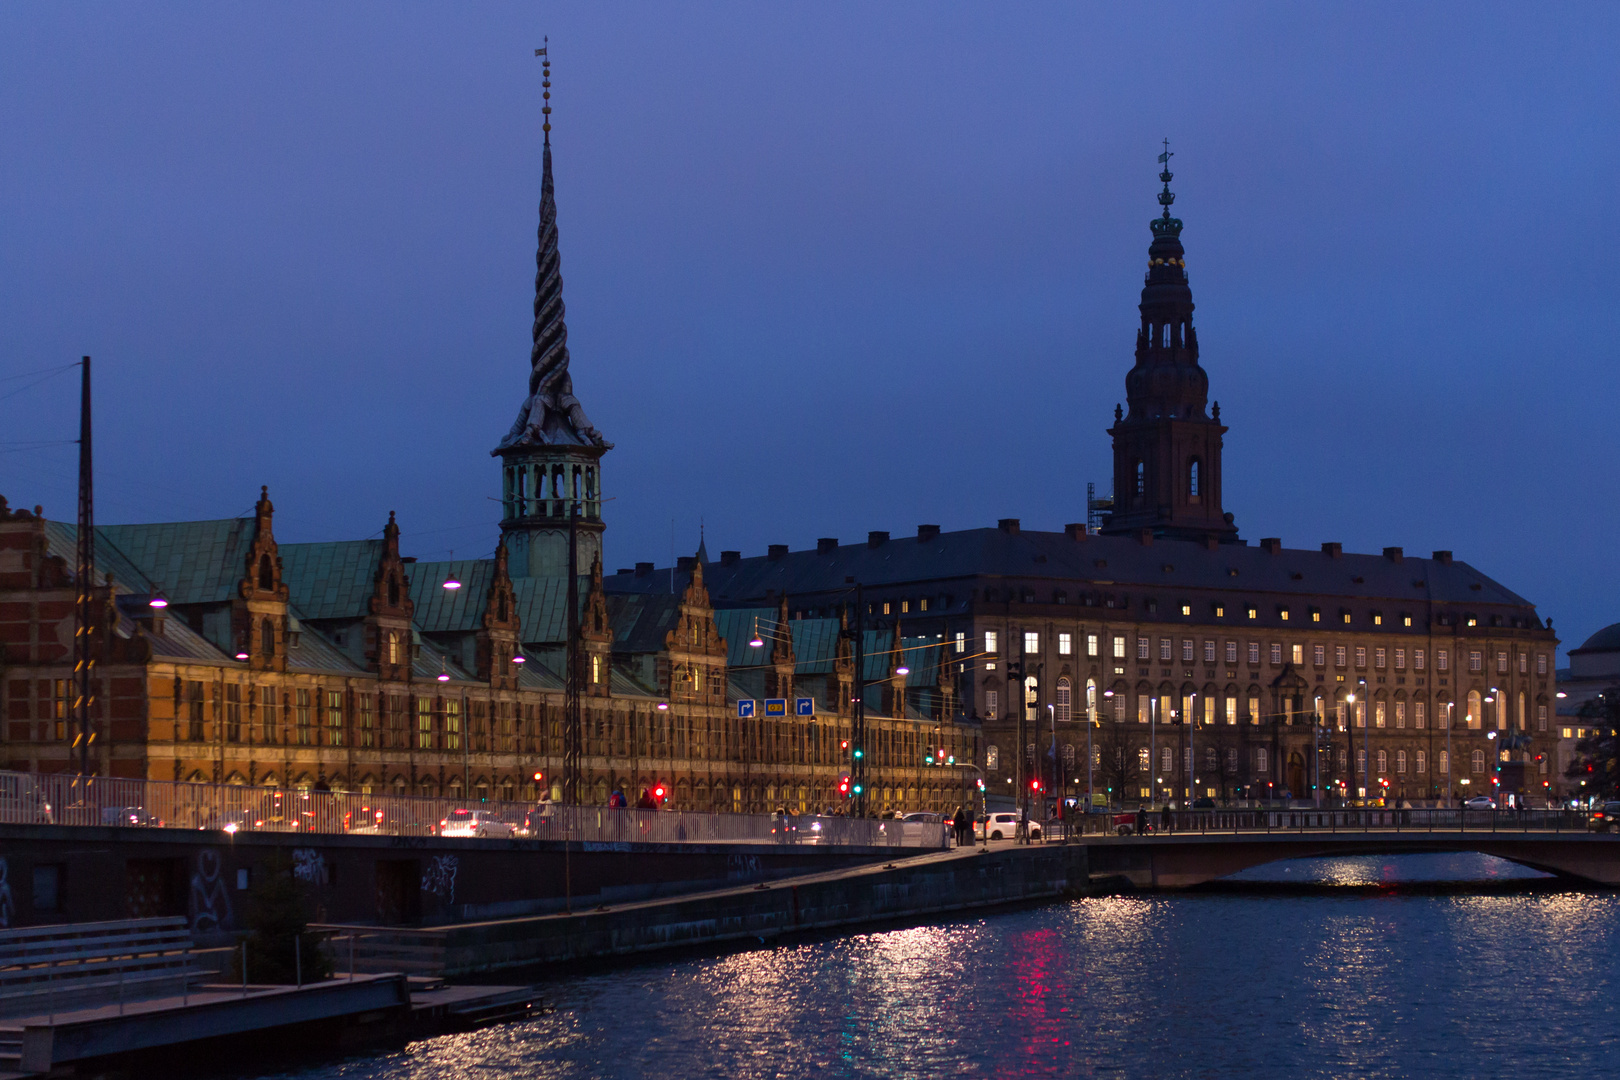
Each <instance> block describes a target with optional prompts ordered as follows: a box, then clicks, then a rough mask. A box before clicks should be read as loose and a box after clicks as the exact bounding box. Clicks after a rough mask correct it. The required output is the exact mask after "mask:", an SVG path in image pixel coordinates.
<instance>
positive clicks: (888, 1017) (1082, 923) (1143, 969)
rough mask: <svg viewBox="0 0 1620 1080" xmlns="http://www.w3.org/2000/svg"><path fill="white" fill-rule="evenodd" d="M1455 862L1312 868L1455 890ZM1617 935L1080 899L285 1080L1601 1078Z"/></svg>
mask: <svg viewBox="0 0 1620 1080" xmlns="http://www.w3.org/2000/svg"><path fill="white" fill-rule="evenodd" d="M1423 858H1427V859H1430V860H1431V861H1430V862H1428V863H1421V862H1413V861H1411V860H1413V859H1423ZM1454 858H1455V857H1452V856H1428V857H1421V856H1409V857H1402V858H1401V859H1399V860H1395V861H1394V862H1393V863H1392V861H1391V860H1388V859H1382V858H1367V859H1359V860H1358V859H1333V860H1320V861H1319V865H1318V866H1317V868H1316V871H1315V872H1316V873H1317V874H1318V875H1320V880H1324V881H1328V882H1338V883H1344V884H1348V885H1355V886H1366V885H1376V884H1378V883H1381V882H1387V881H1388V880H1389V878H1388V872H1389V870H1390V869H1391V868H1392V866H1393V869H1395V870H1396V871H1397V872H1398V873H1400V874H1403V875H1407V880H1412V879H1416V880H1429V881H1449V880H1455V879H1456V875H1458V874H1459V873H1461V872H1463V871H1465V870H1467V869H1468V866H1467V864H1466V863H1458V862H1455V861H1454ZM1462 858H1467V857H1462ZM1475 858H1477V857H1475ZM1285 869H1294V870H1296V871H1297V870H1298V868H1297V867H1294V868H1285ZM1476 869H1480V868H1479V867H1476ZM1483 869H1484V870H1486V871H1488V870H1489V868H1488V867H1486V868H1483ZM1506 872H1508V873H1512V874H1517V873H1519V871H1518V870H1517V869H1516V868H1511V867H1509V868H1508V870H1507V871H1506ZM1285 880H1292V879H1291V878H1287V877H1285ZM1617 916H1620V898H1617V897H1616V896H1615V895H1613V894H1606V893H1603V894H1600V893H1556V894H1550V893H1530V894H1523V895H1486V896H1466V895H1453V894H1439V895H1436V894H1434V893H1432V892H1423V891H1417V892H1394V893H1391V894H1389V895H1387V896H1386V895H1382V894H1375V895H1368V894H1367V893H1365V892H1363V891H1358V890H1351V891H1349V892H1348V894H1344V895H1339V894H1334V893H1332V892H1331V891H1327V892H1318V893H1313V894H1306V895H1286V894H1277V895H1273V894H1266V893H1260V894H1255V895H1243V894H1236V893H1218V894H1211V895H1191V894H1189V895H1179V896H1168V895H1160V896H1141V897H1106V898H1097V899H1093V900H1084V901H1078V902H1075V903H1072V904H1066V905H1053V906H1049V907H1043V908H1037V909H1030V910H1024V911H1016V912H1009V913H1005V914H1000V915H995V916H992V917H987V918H977V919H964V920H961V921H958V922H953V923H948V924H944V925H939V926H929V927H918V928H914V929H906V930H895V931H889V932H884V933H870V934H858V935H854V936H852V937H848V938H840V939H829V940H824V941H813V942H807V943H803V944H797V945H790V946H783V947H780V948H774V949H764V950H759V951H755V952H747V953H739V954H734V955H730V956H724V957H717V958H712V959H702V960H689V961H683V962H680V963H666V964H648V965H645V966H641V967H636V968H627V969H620V970H616V971H612V972H606V973H601V974H593V975H588V976H583V977H579V978H575V979H564V980H560V981H555V982H553V983H552V984H551V986H550V996H551V1004H552V1005H553V1006H554V1009H555V1011H554V1012H551V1013H549V1014H547V1015H544V1016H541V1017H538V1018H536V1019H535V1020H533V1021H531V1022H529V1023H526V1024H522V1025H511V1026H506V1027H499V1028H493V1029H489V1030H486V1031H480V1032H475V1033H472V1034H468V1035H459V1036H454V1037H447V1038H441V1039H431V1040H427V1041H424V1042H422V1043H419V1044H416V1045H414V1046H412V1047H411V1048H410V1050H409V1052H408V1053H400V1054H392V1055H385V1056H380V1057H370V1058H365V1059H358V1060H355V1061H351V1062H346V1063H342V1064H339V1065H333V1066H328V1067H325V1068H322V1069H317V1070H312V1071H310V1072H308V1073H305V1074H302V1075H303V1076H304V1077H307V1078H308V1080H318V1078H324V1077H344V1078H352V1080H393V1078H396V1077H398V1078H401V1080H404V1078H411V1080H420V1078H438V1077H446V1078H449V1077H456V1078H464V1077H477V1076H482V1075H486V1074H487V1073H490V1072H501V1073H509V1074H512V1075H514V1076H522V1077H535V1078H542V1080H551V1078H558V1080H562V1078H568V1080H574V1078H597V1077H602V1078H608V1077H613V1078H617V1077H638V1078H639V1077H649V1076H651V1077H669V1078H682V1077H711V1076H712V1077H780V1078H788V1080H797V1078H801V1077H803V1078H810V1077H861V1078H865V1077H898V1078H907V1077H939V1076H950V1077H1000V1076H1066V1077H1067V1076H1080V1077H1141V1076H1164V1077H1207V1076H1215V1075H1219V1076H1247V1077H1272V1076H1289V1077H1358V1078H1359V1077H1409V1076H1422V1077H1423V1080H1446V1078H1450V1077H1472V1076H1477V1075H1482V1074H1485V1073H1487V1072H1489V1073H1493V1074H1494V1073H1498V1072H1504V1073H1508V1074H1510V1075H1513V1076H1514V1077H1515V1078H1516V1080H1517V1078H1519V1077H1540V1076H1548V1077H1551V1076H1558V1077H1565V1076H1582V1075H1597V1074H1598V1073H1599V1072H1600V1071H1606V1070H1607V1068H1608V1067H1609V1063H1608V1060H1607V1056H1608V1053H1609V1051H1608V1049H1607V1048H1608V1047H1610V1046H1612V1040H1613V1033H1614V1031H1615V1030H1616V1026H1617V1025H1616V1021H1617V1019H1620V1017H1617V1016H1616V1010H1615V1008H1614V1006H1613V1004H1612V1001H1613V997H1614V995H1613V993H1612V988H1613V986H1614V985H1615V983H1616V976H1617V975H1620V940H1617V934H1620V931H1617V929H1616V928H1617V925H1620V923H1617Z"/></svg>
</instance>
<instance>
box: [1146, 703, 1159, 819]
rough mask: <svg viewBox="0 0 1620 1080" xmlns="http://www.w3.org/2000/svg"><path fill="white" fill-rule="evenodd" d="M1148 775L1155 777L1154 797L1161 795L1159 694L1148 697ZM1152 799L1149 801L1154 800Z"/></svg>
mask: <svg viewBox="0 0 1620 1080" xmlns="http://www.w3.org/2000/svg"><path fill="white" fill-rule="evenodd" d="M1148 775H1149V776H1151V777H1153V794H1152V799H1157V798H1158V797H1159V695H1158V693H1157V692H1153V693H1152V695H1151V696H1150V697H1149V698H1148ZM1152 799H1150V800H1149V801H1152Z"/></svg>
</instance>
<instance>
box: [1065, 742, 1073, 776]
mask: <svg viewBox="0 0 1620 1080" xmlns="http://www.w3.org/2000/svg"><path fill="white" fill-rule="evenodd" d="M1063 767H1064V768H1065V769H1067V770H1069V771H1070V772H1071V773H1072V772H1073V771H1074V744H1073V743H1064V744H1063Z"/></svg>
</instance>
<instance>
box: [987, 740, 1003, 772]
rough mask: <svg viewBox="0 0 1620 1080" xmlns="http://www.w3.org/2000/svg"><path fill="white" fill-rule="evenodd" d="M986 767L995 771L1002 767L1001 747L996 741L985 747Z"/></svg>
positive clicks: (989, 770) (990, 770)
mask: <svg viewBox="0 0 1620 1080" xmlns="http://www.w3.org/2000/svg"><path fill="white" fill-rule="evenodd" d="M984 767H985V770H986V771H987V772H995V771H996V770H998V769H1000V768H1001V747H999V746H997V745H996V744H995V743H991V744H990V745H989V746H987V747H985V748H984Z"/></svg>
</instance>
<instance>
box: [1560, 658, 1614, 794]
mask: <svg viewBox="0 0 1620 1080" xmlns="http://www.w3.org/2000/svg"><path fill="white" fill-rule="evenodd" d="M1577 715H1579V717H1580V719H1581V723H1582V726H1584V727H1586V728H1587V735H1586V737H1585V738H1584V739H1582V740H1580V741H1579V742H1577V743H1576V744H1575V757H1574V758H1573V759H1572V760H1571V761H1570V763H1569V768H1568V769H1567V770H1565V772H1564V775H1565V776H1566V777H1568V778H1569V779H1570V780H1573V781H1575V787H1576V788H1577V790H1578V793H1579V794H1580V795H1581V796H1582V797H1583V798H1587V797H1590V798H1596V799H1614V798H1620V686H1616V687H1610V688H1609V689H1608V690H1605V691H1604V692H1603V693H1601V694H1599V695H1598V696H1597V697H1595V698H1593V699H1591V700H1590V701H1588V702H1585V703H1584V704H1582V705H1581V708H1580V712H1579V713H1578V714H1577ZM1582 781H1584V782H1585V783H1584V784H1582Z"/></svg>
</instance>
